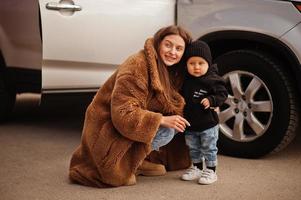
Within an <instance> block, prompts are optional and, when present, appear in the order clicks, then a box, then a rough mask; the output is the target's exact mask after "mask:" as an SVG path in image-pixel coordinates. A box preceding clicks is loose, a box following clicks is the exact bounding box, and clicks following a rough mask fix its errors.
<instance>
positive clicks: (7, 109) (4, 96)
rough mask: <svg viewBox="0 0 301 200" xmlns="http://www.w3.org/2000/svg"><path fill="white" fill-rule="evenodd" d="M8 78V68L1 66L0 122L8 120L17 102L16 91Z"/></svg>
mask: <svg viewBox="0 0 301 200" xmlns="http://www.w3.org/2000/svg"><path fill="white" fill-rule="evenodd" d="M7 79H8V77H7V73H6V68H1V67H0V102H1V103H0V123H1V122H4V121H6V120H8V118H9V117H10V116H11V113H12V111H13V108H14V105H15V102H16V92H15V90H14V89H13V88H12V87H9V84H8V80H7Z"/></svg>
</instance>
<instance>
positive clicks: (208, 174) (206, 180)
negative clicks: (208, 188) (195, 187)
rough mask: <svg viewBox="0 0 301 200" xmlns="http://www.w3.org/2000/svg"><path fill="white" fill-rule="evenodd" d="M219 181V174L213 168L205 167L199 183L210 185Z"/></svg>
mask: <svg viewBox="0 0 301 200" xmlns="http://www.w3.org/2000/svg"><path fill="white" fill-rule="evenodd" d="M215 181H217V175H216V173H215V172H214V171H213V170H212V169H204V170H203V171H202V173H201V177H200V179H199V184H202V185H209V184H212V183H214V182H215Z"/></svg>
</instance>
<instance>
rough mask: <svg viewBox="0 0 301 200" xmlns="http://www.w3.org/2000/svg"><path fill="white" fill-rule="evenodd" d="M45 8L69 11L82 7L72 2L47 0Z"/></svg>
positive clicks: (78, 9)
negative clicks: (51, 0)
mask: <svg viewBox="0 0 301 200" xmlns="http://www.w3.org/2000/svg"><path fill="white" fill-rule="evenodd" d="M46 8H47V9H49V10H71V11H80V10H82V7H81V6H79V5H72V4H60V3H56V2H49V3H47V4H46Z"/></svg>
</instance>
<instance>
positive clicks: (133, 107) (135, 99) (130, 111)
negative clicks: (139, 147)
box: [111, 73, 162, 143]
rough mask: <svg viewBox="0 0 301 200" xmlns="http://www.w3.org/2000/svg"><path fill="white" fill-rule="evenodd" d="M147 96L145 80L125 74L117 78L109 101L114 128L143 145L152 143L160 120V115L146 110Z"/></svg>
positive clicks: (147, 90) (147, 89)
mask: <svg viewBox="0 0 301 200" xmlns="http://www.w3.org/2000/svg"><path fill="white" fill-rule="evenodd" d="M148 94H149V88H148V83H147V81H146V79H145V78H143V77H142V78H141V77H137V76H134V75H133V74H129V73H127V74H122V75H120V76H118V77H117V79H116V82H115V86H114V89H113V92H112V101H111V117H112V122H113V125H114V127H115V128H116V129H117V130H118V131H119V132H120V133H121V134H122V135H123V136H124V137H127V138H129V139H131V140H134V141H138V142H143V143H150V142H151V141H152V139H153V137H154V136H155V134H156V132H157V130H158V128H159V126H160V124H161V119H162V114H160V113H156V112H152V111H149V110H146V103H147V102H146V101H147V97H148Z"/></svg>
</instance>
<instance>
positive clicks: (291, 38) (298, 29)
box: [281, 23, 301, 63]
mask: <svg viewBox="0 0 301 200" xmlns="http://www.w3.org/2000/svg"><path fill="white" fill-rule="evenodd" d="M300 36H301V23H299V24H298V25H297V26H295V27H294V28H293V29H291V30H290V31H288V32H287V33H285V34H284V35H283V36H281V40H282V41H283V42H285V44H286V45H287V46H289V48H290V49H291V50H292V51H293V52H294V53H295V55H296V56H297V57H298V60H299V62H300V63H301V42H300V40H301V38H300Z"/></svg>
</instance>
